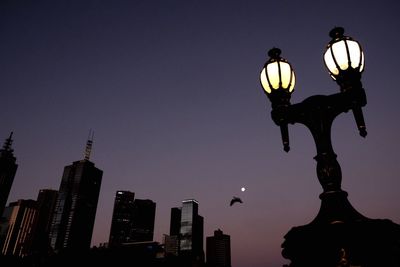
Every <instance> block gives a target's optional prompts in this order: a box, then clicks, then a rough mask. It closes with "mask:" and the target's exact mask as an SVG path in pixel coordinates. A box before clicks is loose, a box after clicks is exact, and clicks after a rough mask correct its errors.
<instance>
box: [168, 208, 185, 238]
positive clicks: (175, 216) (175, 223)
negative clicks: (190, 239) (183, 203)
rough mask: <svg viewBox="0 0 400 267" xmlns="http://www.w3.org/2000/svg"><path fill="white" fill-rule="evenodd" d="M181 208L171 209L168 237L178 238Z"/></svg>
mask: <svg viewBox="0 0 400 267" xmlns="http://www.w3.org/2000/svg"><path fill="white" fill-rule="evenodd" d="M181 218H182V210H181V208H171V222H170V225H169V235H171V236H178V235H179V233H180V230H181Z"/></svg>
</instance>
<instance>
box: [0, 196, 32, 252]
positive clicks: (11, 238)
mask: <svg viewBox="0 0 400 267" xmlns="http://www.w3.org/2000/svg"><path fill="white" fill-rule="evenodd" d="M4 214H5V217H6V222H5V223H3V226H5V227H3V229H4V231H3V234H4V236H3V241H2V247H1V252H2V254H4V255H14V256H20V257H24V256H27V255H29V254H30V253H31V245H32V240H33V231H34V229H35V226H36V222H37V209H36V201H34V200H31V199H29V200H23V199H20V200H18V201H17V202H12V203H10V205H9V206H8V207H7V208H6V209H5V212H4Z"/></svg>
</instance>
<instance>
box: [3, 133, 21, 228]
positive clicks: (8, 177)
mask: <svg viewBox="0 0 400 267" xmlns="http://www.w3.org/2000/svg"><path fill="white" fill-rule="evenodd" d="M12 135H13V133H12V132H11V134H10V136H9V137H8V138H7V139H6V141H5V142H4V145H3V149H0V220H1V216H2V215H3V211H4V208H5V207H6V205H7V199H8V195H9V194H10V190H11V186H12V184H13V181H14V177H15V173H16V172H17V168H18V165H17V164H16V158H15V157H14V154H13V152H14V150H13V149H12V148H11V144H12V142H13V140H12Z"/></svg>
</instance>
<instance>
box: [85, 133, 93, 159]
mask: <svg viewBox="0 0 400 267" xmlns="http://www.w3.org/2000/svg"><path fill="white" fill-rule="evenodd" d="M93 137H94V131H93V130H92V129H90V130H89V136H88V140H87V142H86V148H85V154H84V160H89V158H90V153H91V152H92V146H93Z"/></svg>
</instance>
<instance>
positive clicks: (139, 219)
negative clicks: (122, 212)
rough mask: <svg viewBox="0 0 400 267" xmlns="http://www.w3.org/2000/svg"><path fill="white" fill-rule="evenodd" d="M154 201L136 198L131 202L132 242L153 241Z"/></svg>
mask: <svg viewBox="0 0 400 267" xmlns="http://www.w3.org/2000/svg"><path fill="white" fill-rule="evenodd" d="M155 217H156V203H154V202H153V201H151V200H150V199H136V200H135V202H134V204H133V224H132V237H133V241H134V242H143V241H153V236H154V220H155Z"/></svg>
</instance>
